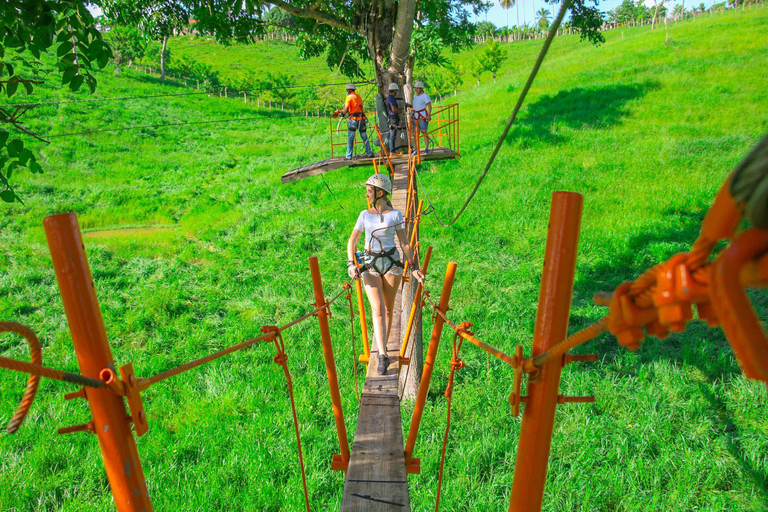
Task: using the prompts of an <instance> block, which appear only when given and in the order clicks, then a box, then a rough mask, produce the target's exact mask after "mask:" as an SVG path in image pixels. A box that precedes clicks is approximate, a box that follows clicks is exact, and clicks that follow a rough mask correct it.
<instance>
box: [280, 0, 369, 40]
mask: <svg viewBox="0 0 768 512" xmlns="http://www.w3.org/2000/svg"><path fill="white" fill-rule="evenodd" d="M269 3H271V4H272V5H276V6H277V7H280V8H281V9H282V10H284V11H285V12H287V13H288V14H293V15H294V16H297V17H299V18H311V19H313V20H316V21H319V22H320V23H324V24H325V25H329V26H331V27H336V28H340V29H343V30H351V31H352V32H358V33H360V31H359V30H358V29H357V28H356V27H353V26H352V25H350V24H349V23H347V22H346V21H345V20H343V19H341V18H338V17H336V16H334V15H333V14H330V13H327V12H323V11H320V10H319V9H317V8H316V7H309V8H301V7H295V6H293V5H291V4H289V3H288V2H287V1H284V0H269ZM315 5H317V4H315Z"/></svg>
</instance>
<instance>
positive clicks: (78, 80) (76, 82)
mask: <svg viewBox="0 0 768 512" xmlns="http://www.w3.org/2000/svg"><path fill="white" fill-rule="evenodd" d="M84 81H85V77H84V76H83V75H77V76H76V77H74V78H73V79H72V81H71V82H69V90H71V91H72V92H76V91H77V90H79V89H80V86H81V85H83V82H84Z"/></svg>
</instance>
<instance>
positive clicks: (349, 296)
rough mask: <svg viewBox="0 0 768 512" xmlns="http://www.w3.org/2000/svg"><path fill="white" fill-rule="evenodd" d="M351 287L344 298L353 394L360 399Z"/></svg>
mask: <svg viewBox="0 0 768 512" xmlns="http://www.w3.org/2000/svg"><path fill="white" fill-rule="evenodd" d="M351 290H352V288H351V287H350V291H349V292H348V293H347V296H346V299H347V300H348V301H349V330H350V332H351V333H352V337H351V340H352V369H353V372H354V374H355V396H357V401H358V402H359V401H360V384H358V382H357V351H356V350H355V309H354V308H353V307H352V291H351Z"/></svg>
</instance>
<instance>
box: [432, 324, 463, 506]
mask: <svg viewBox="0 0 768 512" xmlns="http://www.w3.org/2000/svg"><path fill="white" fill-rule="evenodd" d="M464 326H465V324H461V326H460V328H461V329H462V330H466V329H465V327H464ZM457 340H459V342H458V344H457V343H456V341H457ZM463 343H464V338H461V337H460V336H459V331H456V332H455V333H454V335H453V357H452V358H451V373H450V375H448V385H447V386H446V387H445V398H447V399H448V411H447V413H446V418H445V435H444V436H443V451H442V453H441V454H440V471H439V473H438V476H437V501H436V502H435V512H438V510H440V492H441V490H442V487H443V466H444V465H445V451H446V448H447V447H448V431H449V430H450V428H451V402H452V398H453V377H454V375H455V373H456V370H461V369H462V368H464V361H462V360H461V359H459V350H461V345H462V344H463Z"/></svg>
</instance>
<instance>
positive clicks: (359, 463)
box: [340, 164, 411, 512]
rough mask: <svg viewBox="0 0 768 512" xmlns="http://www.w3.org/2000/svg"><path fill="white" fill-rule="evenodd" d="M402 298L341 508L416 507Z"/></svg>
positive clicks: (366, 401)
mask: <svg viewBox="0 0 768 512" xmlns="http://www.w3.org/2000/svg"><path fill="white" fill-rule="evenodd" d="M407 174H408V166H407V164H406V165H398V166H395V180H394V183H393V184H392V185H393V193H392V204H393V206H394V207H395V208H396V209H398V210H400V211H403V212H404V211H405V201H406V193H407ZM398 250H399V244H398ZM403 290H406V288H403ZM403 297H404V294H403V293H398V295H397V300H396V302H395V309H394V311H393V312H392V314H393V315H394V316H393V319H392V330H391V332H390V336H389V340H388V341H387V352H388V355H389V361H390V364H389V368H388V369H387V373H386V375H378V374H377V373H376V366H377V365H378V362H379V359H378V356H379V354H378V350H377V349H376V348H375V343H373V340H371V345H372V346H371V360H370V361H369V363H368V373H367V375H366V378H365V385H364V386H363V393H362V395H361V397H360V415H359V416H358V419H357V431H356V432H355V440H354V442H353V443H352V451H351V454H350V459H349V469H348V470H347V477H346V481H345V482H344V494H343V497H342V499H341V508H340V510H341V512H384V511H410V510H411V502H410V498H409V495H408V480H407V475H406V469H405V452H404V446H405V445H404V443H403V428H402V421H401V418H400V400H399V398H398V380H399V367H400V365H399V359H400V342H401V340H402V337H403V334H402V333H401V317H402V314H401V312H402V309H403V305H402V302H403ZM402 328H403V329H404V328H405V326H402Z"/></svg>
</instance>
